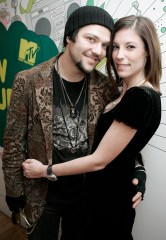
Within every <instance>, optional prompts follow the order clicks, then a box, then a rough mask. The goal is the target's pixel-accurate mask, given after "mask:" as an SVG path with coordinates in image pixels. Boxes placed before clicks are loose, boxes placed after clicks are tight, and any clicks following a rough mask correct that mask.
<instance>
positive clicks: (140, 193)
mask: <svg viewBox="0 0 166 240" xmlns="http://www.w3.org/2000/svg"><path fill="white" fill-rule="evenodd" d="M132 183H133V184H134V185H135V186H136V192H137V193H136V195H135V196H134V197H133V198H132V202H133V208H136V207H137V206H138V205H139V203H140V202H141V201H142V200H143V197H144V193H145V189H146V186H145V185H146V171H145V168H144V167H143V166H141V165H139V166H137V167H136V168H135V170H134V179H133V181H132Z"/></svg>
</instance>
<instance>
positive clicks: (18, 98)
mask: <svg viewBox="0 0 166 240" xmlns="http://www.w3.org/2000/svg"><path fill="white" fill-rule="evenodd" d="M25 88H26V80H25V77H23V76H22V74H21V73H19V74H17V75H16V77H15V80H14V84H13V88H12V94H11V99H10V105H9V108H8V113H7V123H6V129H5V133H4V151H3V156H2V169H3V173H4V181H5V187H6V195H8V196H11V197H18V196H21V195H23V194H24V191H23V172H22V162H23V161H24V160H25V158H26V141H25V136H26V133H27V106H26V105H27V100H26V99H27V94H26V91H25Z"/></svg>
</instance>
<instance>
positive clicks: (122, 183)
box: [23, 16, 162, 240]
mask: <svg viewBox="0 0 166 240" xmlns="http://www.w3.org/2000/svg"><path fill="white" fill-rule="evenodd" d="M110 66H112V68H111V67H110ZM107 70H108V74H109V76H110V79H112V71H114V73H115V76H116V82H117V83H120V84H122V91H121V94H120V95H119V97H118V98H117V99H116V100H115V101H113V102H111V103H110V104H108V105H107V106H106V108H105V110H104V112H103V114H102V115H101V117H100V119H99V121H98V125H97V134H96V138H95V144H94V148H93V154H91V155H89V156H86V157H82V158H78V159H75V160H73V161H70V162H66V163H64V164H57V165H53V166H52V173H53V174H54V175H56V176H62V175H69V174H70V175H71V174H79V173H87V172H89V173H88V174H87V178H86V183H87V184H86V222H87V224H86V225H87V231H86V234H87V235H86V236H85V239H95V240H96V239H116V240H121V239H127V240H130V239H133V237H132V227H133V223H134V218H135V210H134V209H133V208H132V202H131V199H132V196H133V195H134V187H133V186H132V173H133V169H134V158H135V157H136V155H137V154H138V153H139V152H140V151H141V150H142V149H143V148H144V147H145V145H146V144H147V143H148V141H149V140H150V139H151V137H152V136H153V134H154V133H155V131H156V130H157V128H158V126H159V124H160V119H161V101H160V95H161V94H160V86H159V81H160V78H161V70H162V68H161V53H160V43H159V39H158V37H157V33H156V30H155V27H154V24H153V23H152V22H151V20H150V19H148V18H146V17H143V16H127V17H124V18H121V19H119V20H118V21H117V22H116V23H115V29H114V33H113V36H112V45H111V48H110V50H109V53H108V59H107ZM119 80H120V81H119ZM47 167H48V166H46V165H42V164H41V163H40V162H38V161H36V160H34V159H28V160H26V161H25V163H23V168H24V173H25V175H26V176H27V177H30V178H38V177H47ZM126 189H128V191H126ZM122 197H123V202H122Z"/></svg>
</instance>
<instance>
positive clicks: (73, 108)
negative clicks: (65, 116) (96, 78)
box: [57, 59, 86, 118]
mask: <svg viewBox="0 0 166 240" xmlns="http://www.w3.org/2000/svg"><path fill="white" fill-rule="evenodd" d="M57 72H58V74H59V78H60V83H61V88H62V90H63V95H64V99H65V94H64V92H65V93H66V96H67V99H68V101H69V103H70V110H69V112H70V117H71V118H76V117H77V115H78V113H77V109H76V105H77V103H78V102H79V100H80V97H81V95H82V92H83V89H84V87H85V83H86V76H85V80H84V83H83V85H82V88H81V91H80V93H79V95H78V98H77V99H76V102H75V103H74V104H73V103H72V101H71V99H70V97H69V94H68V92H67V90H66V87H65V84H64V82H63V79H62V77H61V75H60V71H59V64H58V59H57ZM65 102H66V101H65ZM66 107H67V102H66ZM67 108H68V107H67Z"/></svg>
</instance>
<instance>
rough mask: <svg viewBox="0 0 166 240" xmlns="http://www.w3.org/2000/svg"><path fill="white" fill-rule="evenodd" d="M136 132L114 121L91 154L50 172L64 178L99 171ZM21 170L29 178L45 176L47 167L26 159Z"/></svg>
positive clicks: (119, 151)
mask: <svg viewBox="0 0 166 240" xmlns="http://www.w3.org/2000/svg"><path fill="white" fill-rule="evenodd" d="M136 131H137V130H136V129H133V128H131V127H129V126H127V125H125V124H124V123H122V122H118V121H114V122H113V124H112V125H111V126H110V128H109V129H108V131H107V132H106V134H105V135H104V137H103V139H102V140H101V142H100V144H99V146H98V147H97V149H96V151H95V152H94V153H93V154H91V155H88V156H85V157H81V158H77V159H74V160H71V161H69V162H65V163H60V164H55V165H53V166H52V171H53V173H54V174H55V175H56V176H65V175H75V174H81V173H86V172H93V171H97V170H101V169H103V168H105V166H106V165H107V164H109V163H110V162H112V161H113V160H114V159H115V158H116V157H117V156H118V155H119V154H120V153H121V152H122V151H123V149H124V148H125V147H126V146H127V145H128V143H129V142H130V141H131V139H132V138H133V136H134V135H135V133H136ZM23 168H24V172H25V174H26V176H27V177H29V178H39V177H46V176H47V165H42V164H41V163H39V162H38V161H35V160H33V159H27V160H26V161H25V162H24V163H23Z"/></svg>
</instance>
